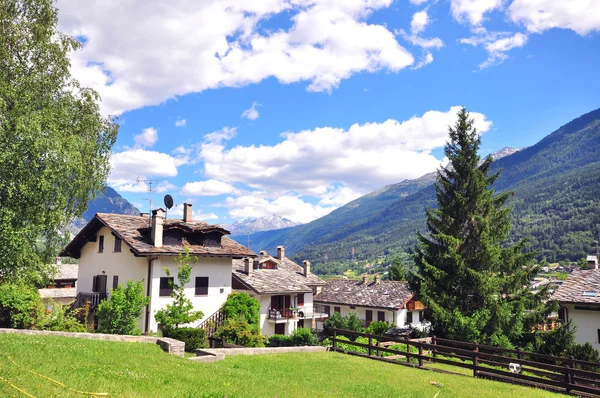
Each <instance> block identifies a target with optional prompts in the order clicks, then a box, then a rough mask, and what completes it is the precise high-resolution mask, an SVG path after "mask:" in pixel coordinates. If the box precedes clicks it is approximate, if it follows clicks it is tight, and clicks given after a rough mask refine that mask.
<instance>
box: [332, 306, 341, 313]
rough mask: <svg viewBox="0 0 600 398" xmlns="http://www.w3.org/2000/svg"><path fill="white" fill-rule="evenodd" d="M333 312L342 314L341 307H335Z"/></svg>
mask: <svg viewBox="0 0 600 398" xmlns="http://www.w3.org/2000/svg"><path fill="white" fill-rule="evenodd" d="M333 312H337V313H338V314H339V313H341V312H342V310H341V308H340V307H333Z"/></svg>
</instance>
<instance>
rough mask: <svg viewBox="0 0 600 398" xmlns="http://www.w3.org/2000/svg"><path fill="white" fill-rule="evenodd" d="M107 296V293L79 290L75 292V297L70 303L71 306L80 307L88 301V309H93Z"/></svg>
mask: <svg viewBox="0 0 600 398" xmlns="http://www.w3.org/2000/svg"><path fill="white" fill-rule="evenodd" d="M107 298H108V294H107V293H84V292H79V293H78V294H77V297H75V301H74V302H73V304H72V307H73V308H81V307H84V306H85V305H86V303H89V306H90V309H94V308H96V307H98V304H100V302H101V301H102V300H106V299H107Z"/></svg>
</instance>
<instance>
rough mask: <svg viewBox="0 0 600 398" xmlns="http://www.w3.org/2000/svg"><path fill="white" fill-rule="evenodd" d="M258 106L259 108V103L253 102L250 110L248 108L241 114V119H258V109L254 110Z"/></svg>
mask: <svg viewBox="0 0 600 398" xmlns="http://www.w3.org/2000/svg"><path fill="white" fill-rule="evenodd" d="M259 106H261V105H260V104H259V103H257V102H253V103H252V106H251V107H250V108H248V109H246V110H245V111H244V112H242V117H245V118H246V119H249V120H256V119H258V117H259V116H260V115H259V114H258V109H256V108H257V107H259Z"/></svg>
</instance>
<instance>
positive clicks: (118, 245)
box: [113, 236, 121, 252]
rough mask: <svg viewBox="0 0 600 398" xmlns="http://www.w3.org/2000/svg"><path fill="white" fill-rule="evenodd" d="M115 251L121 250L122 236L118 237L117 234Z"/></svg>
mask: <svg viewBox="0 0 600 398" xmlns="http://www.w3.org/2000/svg"><path fill="white" fill-rule="evenodd" d="M113 251H115V252H120V251H121V238H118V237H116V236H115V249H114V250H113Z"/></svg>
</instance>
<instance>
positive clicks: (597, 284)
mask: <svg viewBox="0 0 600 398" xmlns="http://www.w3.org/2000/svg"><path fill="white" fill-rule="evenodd" d="M594 265H595V268H593V269H589V270H584V271H575V272H573V273H572V274H571V275H569V277H568V278H567V280H566V281H565V282H564V283H563V284H562V285H561V286H560V287H559V288H558V289H557V290H556V291H555V292H554V294H553V295H552V300H556V301H557V302H558V303H559V304H560V313H559V318H560V319H561V320H563V321H565V322H566V321H569V320H571V321H573V323H575V325H576V326H577V331H576V333H575V341H576V342H577V343H579V344H584V343H590V344H591V345H592V347H594V349H596V350H597V351H600V269H598V268H597V267H598V265H597V263H595V264H594Z"/></svg>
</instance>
